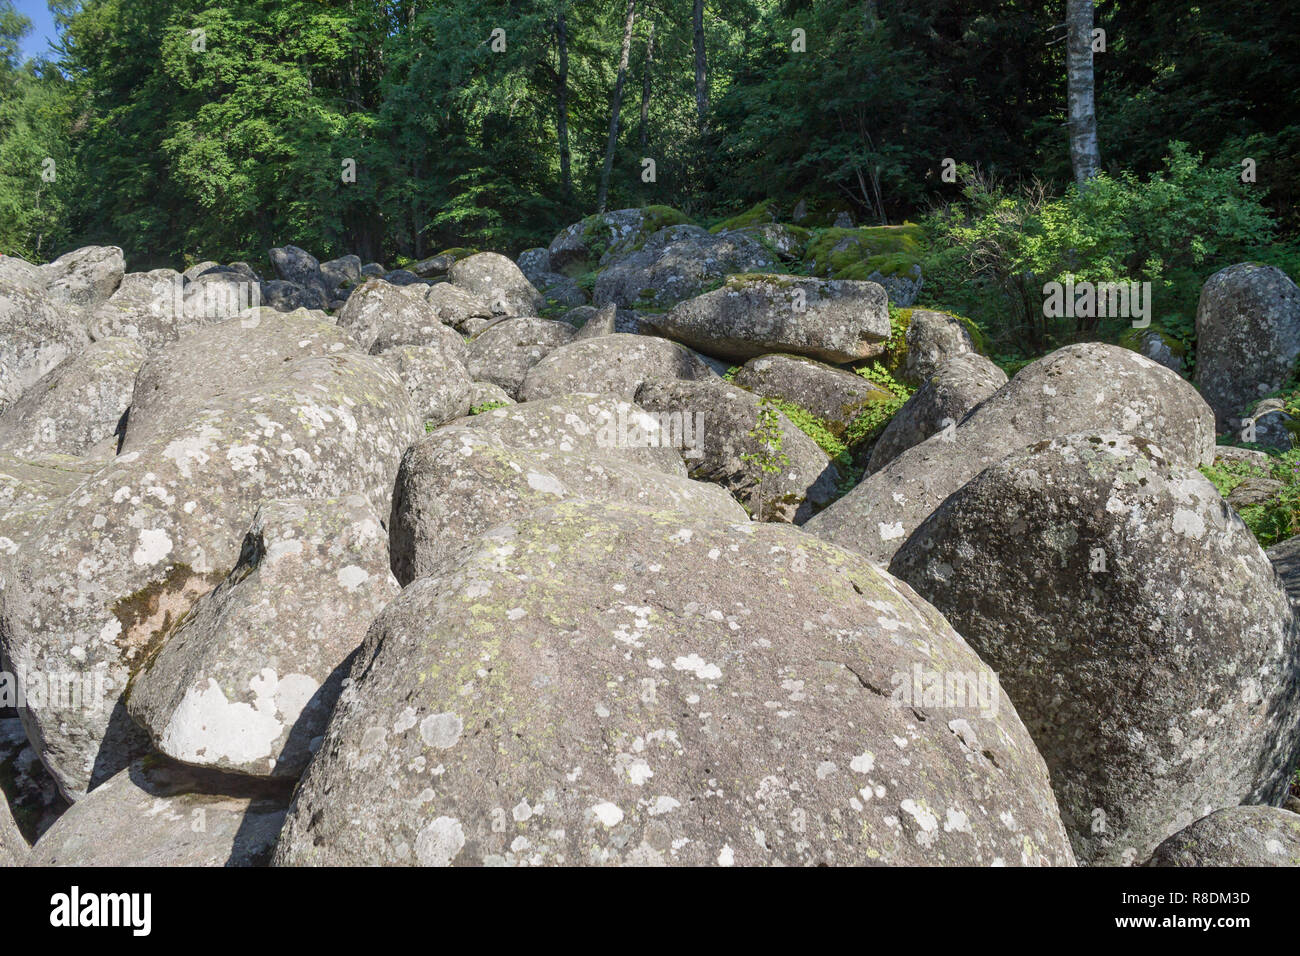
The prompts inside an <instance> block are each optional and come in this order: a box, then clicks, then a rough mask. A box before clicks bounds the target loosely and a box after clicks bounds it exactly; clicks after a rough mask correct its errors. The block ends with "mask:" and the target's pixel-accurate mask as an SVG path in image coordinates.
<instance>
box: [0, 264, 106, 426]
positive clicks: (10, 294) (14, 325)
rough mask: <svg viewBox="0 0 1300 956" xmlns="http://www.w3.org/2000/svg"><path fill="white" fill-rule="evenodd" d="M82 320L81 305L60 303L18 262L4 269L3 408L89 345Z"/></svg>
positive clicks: (0, 279)
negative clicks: (31, 278) (37, 283)
mask: <svg viewBox="0 0 1300 956" xmlns="http://www.w3.org/2000/svg"><path fill="white" fill-rule="evenodd" d="M8 261H9V260H6V262H8ZM18 261H20V260H18ZM24 265H26V263H24ZM84 323H85V316H84V315H83V314H82V312H81V310H80V308H79V307H78V306H74V305H70V304H68V303H66V302H65V303H56V302H55V301H54V300H52V299H50V298H49V297H48V296H47V295H46V294H45V292H44V291H43V290H41V289H39V288H38V287H36V285H35V284H34V283H32V282H31V280H30V276H29V274H27V273H25V272H24V271H22V270H21V269H20V268H19V267H17V266H13V265H11V266H10V267H9V268H7V269H6V270H5V271H4V272H3V273H0V412H3V411H4V410H5V409H6V408H8V407H9V406H10V405H12V404H13V403H14V402H16V401H18V399H19V398H21V397H22V394H23V392H25V391H26V390H27V389H28V388H29V387H30V386H32V385H33V384H35V383H36V381H37V379H39V378H41V376H43V375H45V373H47V372H49V371H50V370H51V369H53V368H54V367H55V366H57V365H58V364H59V363H60V362H62V361H64V360H65V359H66V358H68V356H70V355H74V354H76V353H77V352H79V351H81V349H83V348H84V347H85V346H86V344H87V343H88V342H89V341H90V339H89V336H87V334H86V330H85V327H84Z"/></svg>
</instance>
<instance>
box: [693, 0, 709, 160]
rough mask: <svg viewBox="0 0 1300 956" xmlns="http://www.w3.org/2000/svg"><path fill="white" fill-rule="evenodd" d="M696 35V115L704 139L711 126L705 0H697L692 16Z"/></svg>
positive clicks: (701, 137)
mask: <svg viewBox="0 0 1300 956" xmlns="http://www.w3.org/2000/svg"><path fill="white" fill-rule="evenodd" d="M691 22H692V26H693V29H694V35H695V41H694V42H695V115H696V123H697V126H698V128H699V131H700V139H701V140H703V139H704V136H705V134H706V133H707V132H708V127H709V64H708V58H707V56H706V55H705V50H704V0H695V13H694V16H693V17H692V21H691Z"/></svg>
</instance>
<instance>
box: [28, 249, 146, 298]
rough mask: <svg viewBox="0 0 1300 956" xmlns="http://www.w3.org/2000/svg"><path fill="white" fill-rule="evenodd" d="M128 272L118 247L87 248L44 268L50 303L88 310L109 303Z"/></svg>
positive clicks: (70, 253)
mask: <svg viewBox="0 0 1300 956" xmlns="http://www.w3.org/2000/svg"><path fill="white" fill-rule="evenodd" d="M125 271H126V260H125V259H124V258H123V257H122V250H121V249H119V248H118V247H117V246H85V247H83V248H81V249H77V250H75V251H73V252H69V253H66V254H64V255H61V256H59V258H57V259H55V260H54V261H53V262H51V263H49V264H48V265H44V266H41V276H42V278H43V279H44V280H45V293H46V295H48V296H49V298H50V301H51V302H53V303H55V304H56V305H74V306H80V307H81V308H84V309H94V308H95V307H97V306H99V305H100V304H101V303H103V302H106V301H108V298H109V296H111V295H112V294H113V292H114V291H115V290H116V289H117V287H118V284H119V283H120V282H121V281H122V274H123V273H124V272H125Z"/></svg>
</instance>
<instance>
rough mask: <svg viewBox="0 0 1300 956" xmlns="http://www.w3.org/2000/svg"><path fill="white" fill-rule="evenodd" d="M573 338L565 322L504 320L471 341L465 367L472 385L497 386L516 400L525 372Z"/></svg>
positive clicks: (572, 330) (571, 331)
mask: <svg viewBox="0 0 1300 956" xmlns="http://www.w3.org/2000/svg"><path fill="white" fill-rule="evenodd" d="M573 338H574V329H573V326H571V325H569V324H568V323H567V322H555V321H552V320H550V319H536V318H515V319H506V320H505V321H502V322H497V323H494V324H493V325H492V327H491V328H488V329H485V330H484V331H482V332H480V333H479V334H478V335H477V336H475V337H474V340H473V341H472V342H471V343H470V345H469V354H468V357H467V358H466V362H465V365H466V368H468V369H469V374H470V375H471V376H472V377H473V378H474V379H475V380H476V381H479V382H491V383H493V384H494V385H499V386H501V388H503V389H504V390H505V391H506V392H507V393H508V394H509V395H510V396H511V397H512V398H518V397H519V388H520V386H521V385H523V383H524V377H525V376H526V375H527V374H528V370H529V369H531V368H532V367H533V366H534V365H536V364H537V363H538V362H540V361H541V360H542V359H543V358H545V357H546V356H547V355H549V354H550V353H551V352H552V351H554V350H555V349H557V348H559V347H560V346H561V345H567V344H568V343H569V342H572V341H573Z"/></svg>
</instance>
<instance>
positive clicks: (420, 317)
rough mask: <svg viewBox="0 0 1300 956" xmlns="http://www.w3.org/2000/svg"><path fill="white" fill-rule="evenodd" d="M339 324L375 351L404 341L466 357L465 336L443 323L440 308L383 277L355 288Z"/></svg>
mask: <svg viewBox="0 0 1300 956" xmlns="http://www.w3.org/2000/svg"><path fill="white" fill-rule="evenodd" d="M338 324H339V328H341V329H346V330H347V331H348V332H350V333H351V334H352V337H353V338H354V339H356V342H357V345H359V346H360V347H361V349H362V351H365V352H370V353H371V354H379V352H382V351H386V350H388V349H391V348H397V347H398V346H402V345H434V346H439V347H442V348H443V349H444V350H445V351H447V352H448V353H449V354H450V355H451V356H452V357H453V358H456V359H463V358H464V357H465V345H464V342H463V340H462V339H461V338H460V336H459V335H457V334H456V333H455V332H454V331H452V330H451V329H449V328H447V327H446V326H445V325H444V324H443V322H442V319H441V318H440V316H439V315H438V312H437V310H435V309H434V308H433V307H431V306H430V305H429V304H428V302H427V301H425V300H423V299H421V298H419V297H416V296H412V295H408V294H407V293H405V292H403V291H402V290H401V288H400V287H398V286H395V285H391V284H390V283H387V282H385V281H383V280H382V279H367V280H366V281H365V282H363V283H362V284H361V285H359V286H357V288H356V289H354V290H353V292H352V295H350V296H349V297H348V301H347V304H346V305H345V306H343V308H342V310H340V312H339V315H338Z"/></svg>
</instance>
